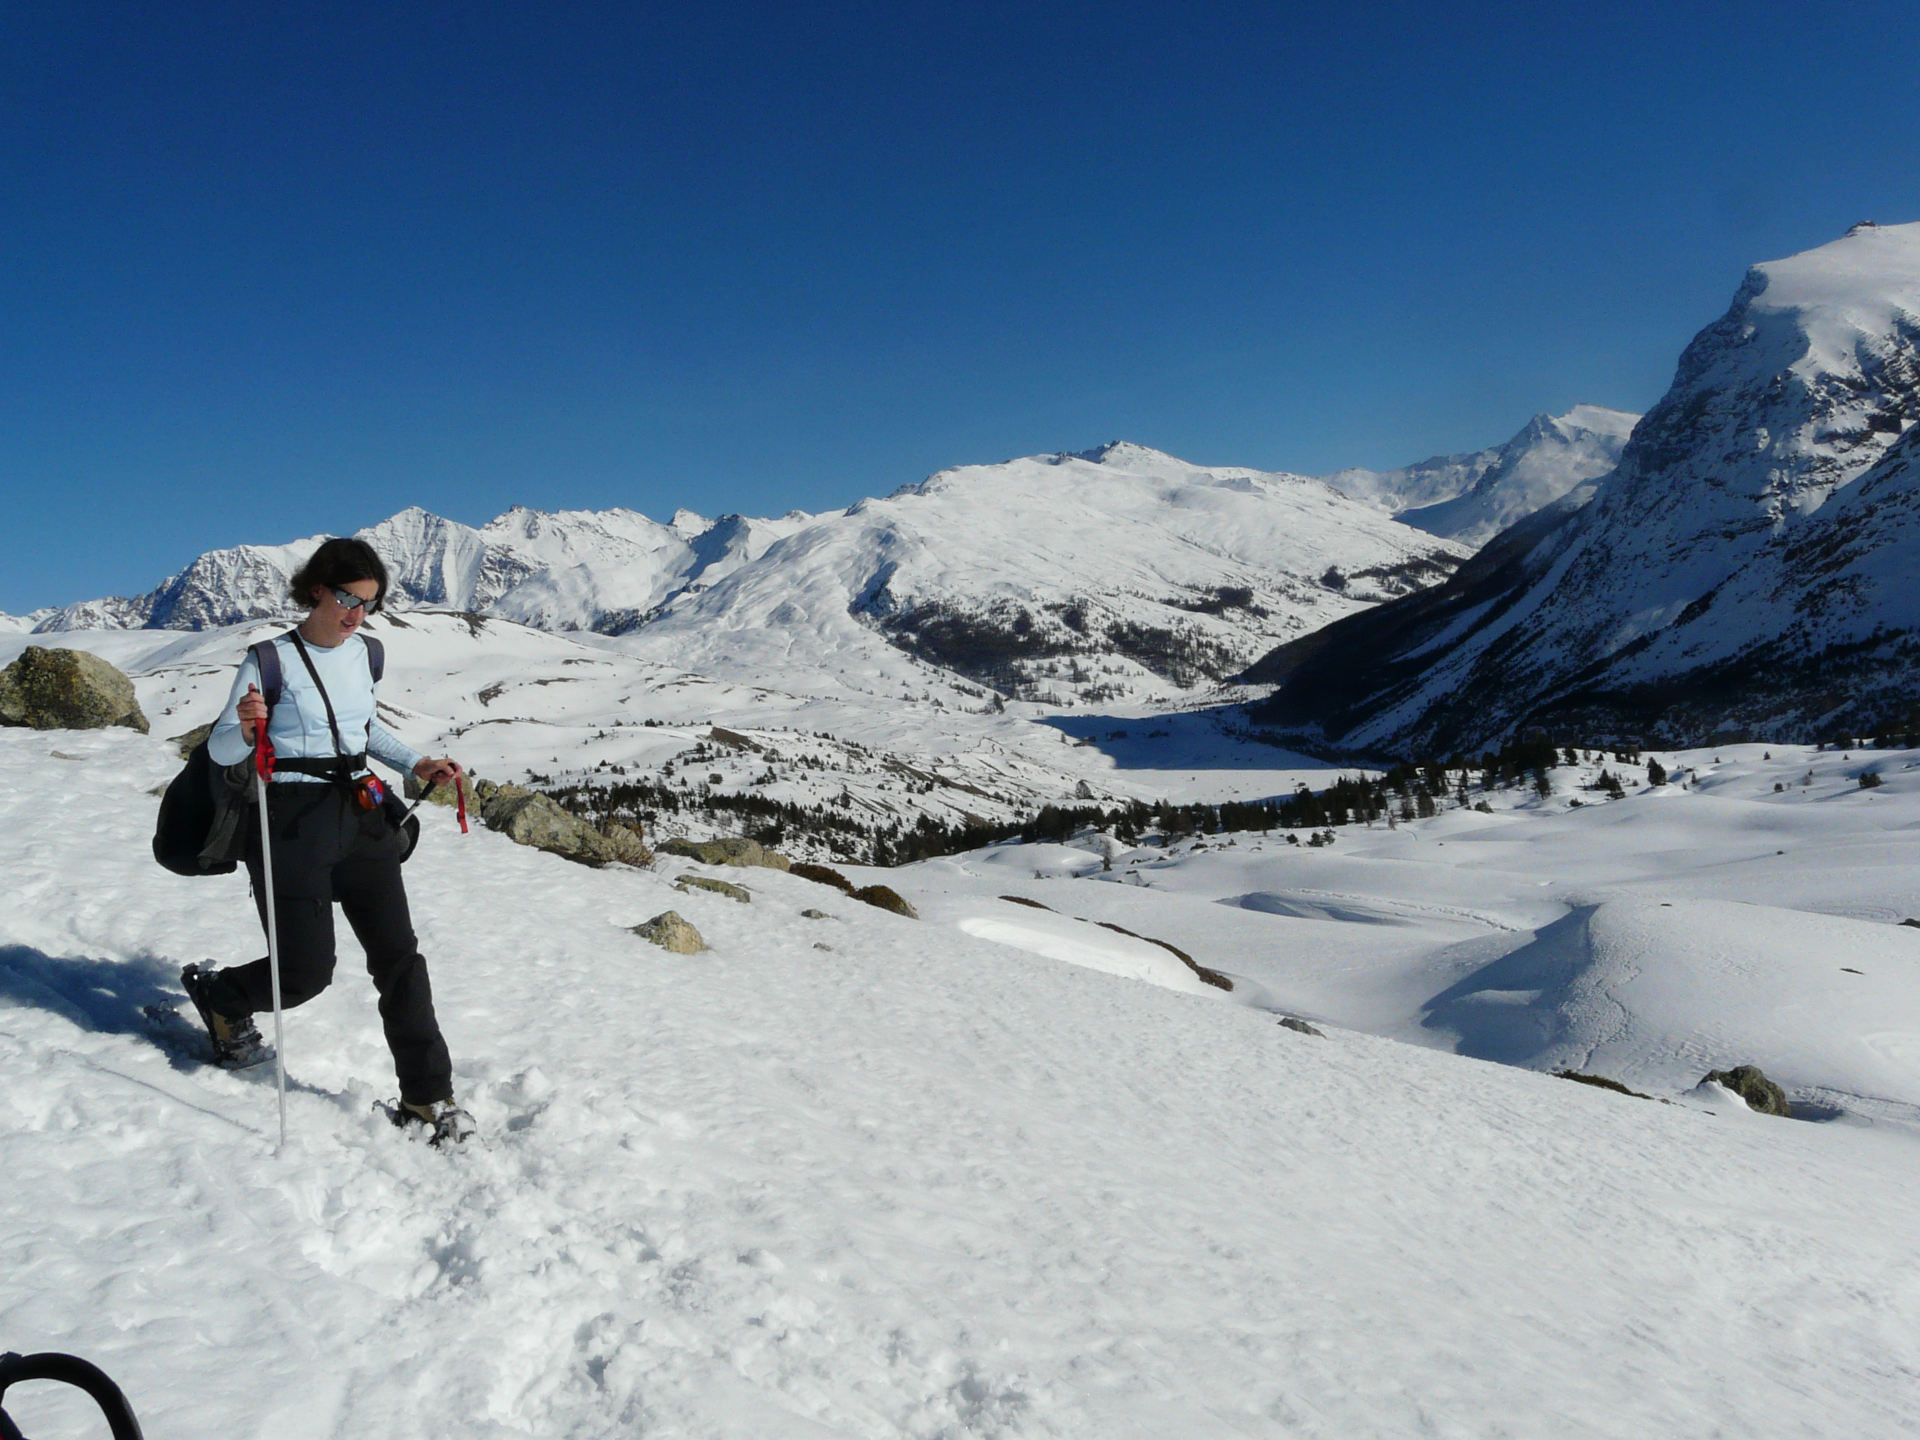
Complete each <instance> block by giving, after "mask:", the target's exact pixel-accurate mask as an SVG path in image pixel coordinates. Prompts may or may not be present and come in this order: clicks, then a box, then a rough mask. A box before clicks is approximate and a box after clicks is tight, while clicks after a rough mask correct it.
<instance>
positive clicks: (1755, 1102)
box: [1700, 1065, 1793, 1115]
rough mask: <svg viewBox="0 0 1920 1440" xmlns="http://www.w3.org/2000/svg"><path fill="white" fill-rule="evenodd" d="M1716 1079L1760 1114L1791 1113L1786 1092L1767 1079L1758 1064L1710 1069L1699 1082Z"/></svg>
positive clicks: (1704, 1082)
mask: <svg viewBox="0 0 1920 1440" xmlns="http://www.w3.org/2000/svg"><path fill="white" fill-rule="evenodd" d="M1709 1080H1717V1081H1718V1082H1719V1083H1720V1084H1722V1085H1724V1086H1726V1087H1727V1089H1729V1090H1731V1091H1733V1093H1734V1094H1736V1095H1738V1096H1739V1097H1740V1098H1741V1099H1742V1100H1744V1101H1746V1102H1747V1108H1748V1109H1749V1110H1758V1111H1759V1112H1760V1113H1761V1114H1762V1115H1791V1114H1793V1107H1792V1106H1791V1105H1789V1104H1788V1103H1787V1092H1786V1091H1784V1090H1782V1089H1781V1088H1780V1087H1779V1086H1778V1085H1776V1084H1774V1083H1773V1081H1771V1080H1769V1079H1768V1078H1767V1077H1766V1075H1765V1074H1764V1073H1763V1072H1762V1071H1761V1069H1760V1067H1759V1066H1758V1065H1736V1066H1734V1067H1733V1069H1731V1070H1710V1071H1708V1072H1707V1074H1706V1075H1705V1076H1704V1077H1702V1079H1701V1081H1700V1083H1701V1084H1702V1085H1704V1084H1706V1083H1707V1081H1709Z"/></svg>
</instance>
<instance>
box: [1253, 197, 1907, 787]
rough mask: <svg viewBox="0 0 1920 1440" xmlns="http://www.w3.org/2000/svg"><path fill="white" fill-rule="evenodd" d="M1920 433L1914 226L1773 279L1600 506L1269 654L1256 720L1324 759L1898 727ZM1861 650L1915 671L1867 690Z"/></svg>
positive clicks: (1685, 358)
mask: <svg viewBox="0 0 1920 1440" xmlns="http://www.w3.org/2000/svg"><path fill="white" fill-rule="evenodd" d="M1916 417H1920V225H1903V226H1884V227H1883V226H1865V227H1856V228H1855V230H1853V231H1851V232H1849V233H1848V234H1847V235H1846V236H1843V237H1842V238H1841V239H1839V240H1836V241H1833V242H1831V243H1830V244H1828V245H1824V246H1820V247H1817V248H1816V249H1813V250H1810V251H1806V252H1802V253H1801V254H1799V255H1795V256H1789V257H1787V258H1785V259H1783V260H1778V261H1771V262H1767V263H1765V264H1763V265H1758V266H1755V267H1753V268H1752V269H1751V270H1750V271H1749V272H1748V273H1747V275H1746V277H1745V278H1744V280H1743V281H1742V283H1741V285H1740V287H1739V289H1738V290H1737V291H1736V293H1735V295H1734V298H1733V301H1732V303H1731V304H1730V306H1729V308H1728V310H1727V312H1726V314H1724V315H1723V316H1722V317H1721V318H1720V319H1718V320H1716V321H1714V322H1713V323H1712V324H1710V325H1708V326H1707V327H1706V328H1705V329H1703V330H1702V331H1701V332H1700V333H1699V335H1697V336H1696V337H1695V338H1694V340H1693V341H1692V343H1690V344H1689V345H1688V346H1687V348H1686V350H1685V352H1684V353H1683V354H1682V355H1681V357H1680V360H1679V363H1678V365H1677V367H1676V370H1675V377H1674V382H1673V385H1672V387H1671V388H1670V389H1669V390H1668V392H1667V394H1666V395H1665V396H1664V397H1663V398H1662V399H1661V401H1660V402H1659V404H1657V405H1655V406H1654V407H1653V409H1652V410H1650V411H1649V412H1648V413H1647V415H1646V417H1645V418H1644V419H1643V420H1642V421H1641V422H1640V424H1639V425H1638V426H1637V427H1636V428H1635V429H1634V431H1633V434H1632V437H1631V438H1630V440H1629V441H1628V443H1627V445H1626V447H1625V449H1624V451H1623V453H1622V457H1621V462H1620V465H1619V466H1618V468H1617V469H1616V470H1614V471H1613V472H1612V473H1611V474H1610V475H1609V476H1607V477H1606V478H1604V479H1603V480H1601V481H1600V482H1598V484H1597V485H1596V487H1595V494H1594V497H1593V499H1592V501H1591V502H1590V503H1588V504H1586V505H1584V506H1580V507H1578V508H1572V507H1564V506H1558V507H1550V508H1549V509H1548V510H1546V511H1542V512H1538V514H1536V516H1535V517H1533V518H1532V519H1530V520H1528V521H1523V522H1521V524H1520V525H1519V526H1517V527H1515V528H1514V529H1512V530H1510V531H1508V532H1507V533H1506V534H1504V535H1503V536H1501V537H1499V538H1498V539H1496V540H1495V541H1494V542H1493V543H1492V544H1491V545H1489V546H1488V547H1487V550H1486V551H1483V552H1482V555H1483V557H1484V558H1485V559H1486V560H1487V562H1488V563H1485V564H1479V565H1476V566H1473V567H1468V568H1465V569H1463V571H1462V572H1461V573H1460V574H1459V575H1458V576H1456V577H1454V578H1453V579H1452V580H1450V581H1449V582H1448V583H1447V584H1446V585H1444V586H1442V587H1438V588H1437V589H1436V590H1434V591H1433V592H1430V593H1429V594H1427V595H1424V596H1421V597H1417V598H1416V599H1415V600H1413V601H1410V602H1400V603H1398V604H1397V605H1394V606H1390V607H1385V608H1384V609H1383V610H1382V611H1380V612H1377V613H1375V614H1373V615H1370V616H1365V617H1360V618H1359V619H1356V620H1350V621H1345V622H1342V625H1341V626H1340V627H1338V628H1336V629H1334V630H1332V631H1330V632H1329V633H1328V634H1326V635H1323V636H1319V637H1316V646H1315V648H1314V652H1313V653H1312V654H1305V653H1303V652H1301V651H1298V650H1296V651H1293V652H1292V653H1290V654H1288V653H1276V654H1275V655H1271V656H1268V657H1266V658H1265V659H1263V660H1262V661H1261V663H1260V664H1258V665H1256V666H1254V667H1252V669H1251V670H1250V671H1249V672H1248V674H1249V676H1250V677H1252V678H1264V679H1268V680H1277V679H1281V678H1284V680H1285V684H1284V686H1283V688H1282V690H1281V691H1280V693H1278V694H1276V695H1275V696H1274V697H1272V699H1271V700H1270V701H1269V702H1268V703H1267V705H1266V707H1265V709H1264V711H1263V714H1264V716H1265V718H1266V719H1267V720H1268V721H1270V722H1271V723H1273V724H1275V725H1276V726H1277V727H1278V729H1279V730H1280V732H1281V733H1284V734H1288V735H1293V736H1295V737H1298V738H1301V739H1303V740H1304V739H1311V740H1313V741H1315V742H1316V743H1318V744H1322V745H1330V746H1333V747H1336V748H1355V749H1386V750H1394V751H1403V750H1418V751H1422V752H1430V751H1433V750H1436V749H1437V750H1441V751H1446V750H1451V749H1454V748H1458V747H1473V746H1480V745H1485V744H1487V743H1490V742H1492V741H1494V740H1497V739H1498V738H1500V737H1501V736H1503V735H1509V734H1512V733H1514V732H1515V731H1516V730H1518V729H1520V728H1523V727H1545V728H1548V729H1552V728H1555V727H1560V728H1566V729H1568V730H1570V731H1571V730H1575V729H1577V730H1579V731H1580V733H1582V734H1583V735H1588V736H1592V737H1593V738H1596V739H1597V738H1601V737H1603V736H1608V735H1615V736H1619V737H1620V738H1641V737H1644V738H1646V739H1648V740H1653V739H1659V740H1660V741H1661V743H1680V742H1682V741H1686V740H1690V739H1705V738H1711V737H1717V736H1720V735H1733V734H1752V735H1755V736H1758V737H1760V738H1786V737H1787V736H1788V735H1789V734H1800V735H1804V734H1805V733H1807V732H1808V731H1809V730H1814V731H1819V732H1821V733H1825V731H1826V729H1828V728H1830V727H1833V726H1840V725H1850V726H1855V727H1870V726H1876V725H1881V724H1884V723H1887V721H1888V720H1889V718H1890V715H1891V710H1902V709H1904V708H1905V707H1907V706H1908V705H1909V704H1910V695H1911V693H1912V691H1913V688H1914V687H1913V678H1912V675H1911V665H1910V662H1909V661H1908V659H1907V658H1906V657H1905V651H1906V649H1908V648H1911V646H1912V644H1913V641H1912V635H1913V633H1914V631H1915V629H1916V627H1920V614H1915V613H1914V607H1913V606H1912V604H1911V603H1910V602H1909V601H1908V600H1907V599H1906V596H1905V592H1904V589H1903V588H1902V587H1901V586H1900V585H1899V584H1898V582H1897V580H1895V579H1894V578H1892V577H1893V576H1894V575H1897V574H1898V573H1899V572H1901V571H1902V570H1903V569H1904V570H1906V571H1907V573H1910V572H1911V567H1912V565H1913V564H1914V563H1915V562H1916V561H1920V534H1914V533H1913V532H1911V531H1910V530H1909V529H1908V528H1907V527H1906V525H1905V516H1906V514H1907V510H1908V502H1907V500H1906V496H1907V494H1908V493H1909V491H1910V490H1911V488H1912V484H1913V479H1914V474H1915V465H1916V460H1917V459H1920V454H1917V452H1916V446H1915V444H1914V443H1913V442H1909V441H1905V440H1904V439H1903V438H1902V437H1904V436H1905V435H1906V433H1907V432H1908V431H1909V429H1910V427H1911V426H1912V424H1913V422H1914V419H1915V418H1916ZM1869 475H1871V476H1874V477H1875V483H1874V484H1873V485H1872V486H1870V487H1867V488H1866V490H1865V491H1864V492H1862V493H1852V487H1854V486H1855V485H1856V483H1857V482H1860V481H1862V480H1863V479H1864V478H1865V477H1868V476H1869ZM1841 497H1845V498H1844V499H1842V498H1841ZM1876 530H1877V531H1878V533H1876ZM1849 546H1851V549H1849V548H1848V547H1849ZM1843 552H1845V553H1846V554H1847V555H1849V556H1851V559H1843V558H1841V557H1842V553H1843ZM1819 557H1825V560H1826V561H1829V562H1831V563H1830V565H1829V564H1825V563H1824V562H1823V564H1815V563H1813V562H1814V561H1815V560H1816V559H1818V558H1819ZM1849 566H1852V567H1853V568H1852V569H1851V570H1849V568H1848V567H1849ZM1862 567H1864V568H1862ZM1736 597H1738V604H1737V605H1736V604H1735V603H1734V601H1735V598H1736ZM1876 637H1877V638H1876ZM1860 646H1866V647H1867V650H1866V651H1864V652H1860V653H1872V654H1877V655H1879V656H1880V657H1882V662H1883V663H1884V664H1887V665H1897V666H1898V667H1899V671H1898V673H1899V675H1900V676H1902V677H1905V678H1899V679H1892V680H1891V683H1890V684H1889V683H1887V682H1889V680H1890V676H1889V675H1886V674H1883V675H1880V676H1878V677H1873V676H1869V675H1867V674H1866V673H1865V672H1864V671H1863V670H1862V668H1861V665H1860V664H1859V663H1857V657H1856V659H1853V660H1850V659H1849V658H1848V654H1847V651H1848V647H1860ZM1823 657H1824V658H1823ZM1789 672H1791V673H1789ZM1863 680H1871V681H1872V682H1873V685H1872V689H1873V693H1874V695H1875V696H1877V698H1873V699H1871V700H1869V699H1868V697H1867V695H1866V694H1865V693H1863V692H1859V691H1858V689H1857V687H1858V685H1859V683H1860V682H1861V681H1863ZM1890 707H1891V709H1890ZM1860 733H1865V732H1864V730H1862V731H1861V732H1860Z"/></svg>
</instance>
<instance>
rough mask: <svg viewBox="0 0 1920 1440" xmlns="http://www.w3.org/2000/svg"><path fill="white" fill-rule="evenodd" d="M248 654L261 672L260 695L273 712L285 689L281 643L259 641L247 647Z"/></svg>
mask: <svg viewBox="0 0 1920 1440" xmlns="http://www.w3.org/2000/svg"><path fill="white" fill-rule="evenodd" d="M247 653H248V654H249V655H251V656H253V663H254V665H255V666H256V667H257V668H258V669H259V671H260V695H261V698H262V699H264V700H265V701H266V702H267V708H268V709H269V710H271V709H273V707H274V706H276V705H278V704H279V703H280V691H281V690H282V689H283V688H284V684H283V681H282V679H281V676H280V649H279V642H278V641H277V640H261V641H257V642H256V643H254V644H252V645H249V646H248V647H247Z"/></svg>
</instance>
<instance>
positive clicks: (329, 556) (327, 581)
mask: <svg viewBox="0 0 1920 1440" xmlns="http://www.w3.org/2000/svg"><path fill="white" fill-rule="evenodd" d="M355 580H372V581H374V582H376V583H377V584H378V585H379V586H380V588H379V589H378V590H376V591H374V592H373V603H372V604H370V605H368V606H367V613H368V614H372V613H373V612H374V611H376V610H378V609H379V608H380V607H381V606H382V605H383V604H385V603H386V599H387V567H386V566H384V565H382V564H381V563H380V557H379V556H378V555H376V554H374V553H373V547H372V546H371V545H369V544H368V543H367V542H366V541H364V540H328V541H326V542H325V543H323V544H322V545H321V546H320V548H319V549H318V550H316V551H314V552H313V554H312V555H311V556H309V557H308V558H307V563H306V564H304V565H302V566H301V567H300V568H299V569H298V570H296V571H295V572H294V575H293V579H291V580H289V581H288V582H287V593H288V594H289V595H291V596H293V599H294V603H295V604H296V605H304V606H305V607H306V608H307V609H309V610H311V609H312V608H313V606H314V599H313V587H314V586H316V585H325V586H327V587H328V588H329V589H331V588H333V587H335V586H340V585H348V584H351V583H352V582H353V581H355Z"/></svg>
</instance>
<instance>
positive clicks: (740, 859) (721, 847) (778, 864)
mask: <svg viewBox="0 0 1920 1440" xmlns="http://www.w3.org/2000/svg"><path fill="white" fill-rule="evenodd" d="M660 848H661V849H662V850H664V851H665V852H666V853H667V854H669V855H680V856H683V857H685V858H686V859H688V860H698V861H699V862H700V863H701V864H703V865H759V866H763V867H765V868H766V869H768V870H790V869H792V868H793V862H792V861H790V860H788V859H787V857H786V856H784V855H782V854H780V853H779V852H778V851H777V850H769V849H767V848H766V847H765V846H763V845H762V844H761V843H760V842H759V841H757V840H748V839H745V838H743V837H741V836H739V835H725V836H722V837H721V838H720V839H718V840H679V839H674V840H668V841H666V842H665V843H664V844H662V845H661V847H660Z"/></svg>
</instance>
